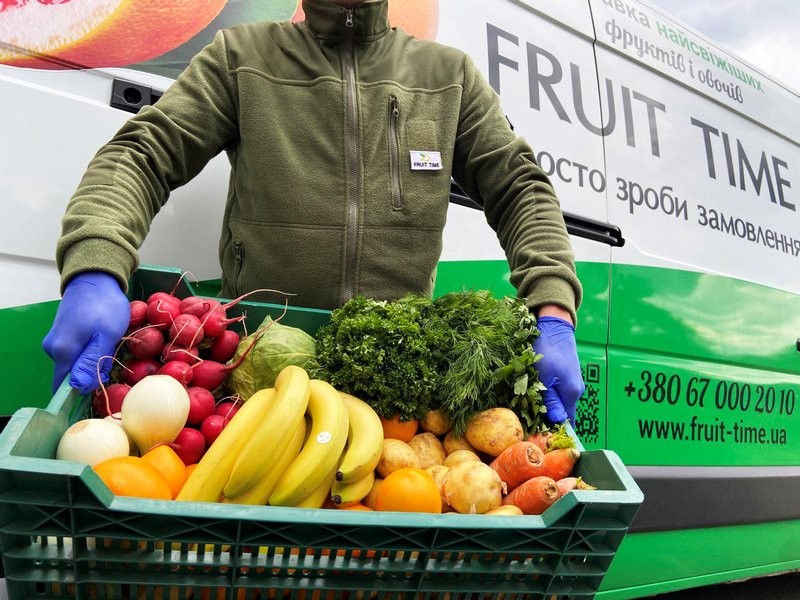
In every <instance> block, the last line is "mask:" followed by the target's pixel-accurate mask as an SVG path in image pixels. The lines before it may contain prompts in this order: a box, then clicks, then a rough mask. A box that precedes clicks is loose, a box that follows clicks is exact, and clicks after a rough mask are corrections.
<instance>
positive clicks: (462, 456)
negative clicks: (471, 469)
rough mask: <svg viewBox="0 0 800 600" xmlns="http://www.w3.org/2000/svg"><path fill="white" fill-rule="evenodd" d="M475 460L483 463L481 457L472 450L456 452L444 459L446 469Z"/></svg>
mask: <svg viewBox="0 0 800 600" xmlns="http://www.w3.org/2000/svg"><path fill="white" fill-rule="evenodd" d="M474 460H477V461H478V462H481V457H480V456H478V455H477V454H476V453H475V452H473V451H472V450H456V451H454V452H451V453H450V454H448V455H447V457H446V458H445V459H444V465H445V466H446V467H453V466H455V465H457V464H458V463H462V462H466V461H474Z"/></svg>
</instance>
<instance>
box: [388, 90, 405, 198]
mask: <svg viewBox="0 0 800 600" xmlns="http://www.w3.org/2000/svg"><path fill="white" fill-rule="evenodd" d="M399 118H400V106H399V104H398V102H397V96H389V168H390V169H391V173H390V176H391V178H392V208H393V209H394V210H401V209H402V208H403V205H402V202H401V195H400V142H399V141H398V137H397V120H398V119H399Z"/></svg>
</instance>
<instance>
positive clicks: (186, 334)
mask: <svg viewBox="0 0 800 600" xmlns="http://www.w3.org/2000/svg"><path fill="white" fill-rule="evenodd" d="M169 337H170V338H171V339H172V341H173V342H174V343H176V344H179V345H181V346H186V347H187V348H189V347H191V346H195V345H197V344H198V343H199V342H200V340H202V339H203V338H204V337H205V332H204V331H203V324H202V323H201V322H200V319H198V318H197V317H195V316H194V315H187V314H185V313H182V314H179V315H178V316H177V317H175V318H174V319H173V320H172V325H170V327H169Z"/></svg>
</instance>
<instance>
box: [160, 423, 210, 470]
mask: <svg viewBox="0 0 800 600" xmlns="http://www.w3.org/2000/svg"><path fill="white" fill-rule="evenodd" d="M169 446H170V447H171V448H172V449H173V450H175V454H177V455H178V456H179V457H180V459H181V461H183V464H184V465H193V464H194V463H196V462H198V461H199V460H200V459H201V458H202V456H203V454H205V451H206V437H205V436H204V435H203V433H202V432H201V431H200V430H199V429H194V428H193V427H184V428H183V429H181V430H180V432H179V433H178V435H177V437H176V438H175V440H174V441H173V442H172V443H171V444H169Z"/></svg>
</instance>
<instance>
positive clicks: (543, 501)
mask: <svg viewBox="0 0 800 600" xmlns="http://www.w3.org/2000/svg"><path fill="white" fill-rule="evenodd" d="M558 498H559V494H558V485H556V482H555V481H554V480H553V479H552V478H551V477H548V476H547V475H537V476H536V477H531V478H530V479H528V480H527V481H524V482H523V483H521V484H520V485H519V486H517V487H516V488H514V489H513V490H512V491H510V492H509V493H508V494H507V495H506V496H505V498H503V504H513V505H514V506H516V507H517V508H519V509H520V510H521V511H522V512H523V513H525V514H526V515H540V514H542V513H543V512H544V511H545V510H547V509H548V508H549V507H550V506H552V504H553V503H554V502H555V501H556V500H558Z"/></svg>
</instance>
